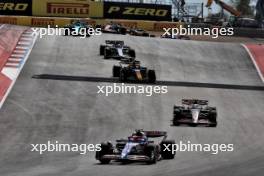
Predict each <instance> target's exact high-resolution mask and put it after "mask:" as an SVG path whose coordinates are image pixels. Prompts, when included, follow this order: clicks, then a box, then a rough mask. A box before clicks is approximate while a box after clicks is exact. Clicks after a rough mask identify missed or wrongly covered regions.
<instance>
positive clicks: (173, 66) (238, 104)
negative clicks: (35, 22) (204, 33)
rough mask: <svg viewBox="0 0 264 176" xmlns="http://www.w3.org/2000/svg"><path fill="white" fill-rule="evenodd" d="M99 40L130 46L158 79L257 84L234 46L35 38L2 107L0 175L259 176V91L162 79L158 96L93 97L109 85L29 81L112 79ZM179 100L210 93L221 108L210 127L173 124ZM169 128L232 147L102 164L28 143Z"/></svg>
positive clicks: (262, 152)
mask: <svg viewBox="0 0 264 176" xmlns="http://www.w3.org/2000/svg"><path fill="white" fill-rule="evenodd" d="M105 39H120V40H124V41H125V43H126V44H127V45H129V46H131V47H133V48H135V49H136V52H137V57H138V59H139V60H141V61H142V64H144V65H146V66H148V67H150V68H154V69H155V70H156V72H157V77H158V80H163V81H174V82H175V81H178V82H200V83H210V84H230V85H248V86H263V84H262V82H261V80H260V78H259V77H258V74H257V72H256V70H255V68H254V65H253V63H252V62H251V60H250V58H249V56H248V55H247V53H246V51H245V50H244V49H243V47H242V46H240V45H239V44H224V43H207V42H195V41H177V40H166V39H157V38H141V37H128V36H119V35H110V34H108V35H103V36H100V37H91V38H88V39H79V38H74V37H45V38H44V39H38V41H37V42H36V45H35V47H34V49H33V51H32V53H31V55H30V57H29V60H28V61H27V63H26V65H25V67H24V69H23V71H22V73H21V75H20V77H19V78H18V80H17V82H16V84H15V86H14V88H13V90H12V92H11V94H10V95H9V97H8V99H7V101H6V102H5V104H4V106H3V108H2V109H1V111H0V175H1V176H18V175H19V176H73V175H74V176H84V175H97V176H105V175H113V176H114V175H115V176H121V175H126V176H139V175H146V176H158V175H159V176H160V175H162V176H171V175H177V176H193V175H203V176H211V175H214V176H226V175H232V176H233V175H234V176H253V175H254V176H260V175H263V171H264V148H263V146H264V134H263V129H264V115H263V114H264V113H263V111H264V94H263V91H256V90H254V91H252V90H237V89H225V88H221V89H214V88H206V87H184V86H182V87H177V86H169V87H168V90H169V92H168V93H167V94H164V95H153V96H151V97H147V96H144V95H122V94H119V95H110V96H109V97H105V96H104V95H101V94H97V91H98V88H97V86H98V85H100V86H102V85H112V83H111V82H89V81H66V80H50V79H33V78H32V76H34V75H40V74H50V75H70V76H84V77H99V78H100V77H103V78H110V77H111V71H112V65H113V64H115V63H117V61H114V60H103V59H102V57H100V56H98V53H99V45H100V44H101V43H103V42H104V40H105ZM182 98H201V99H208V100H209V101H210V104H211V105H212V106H216V107H217V110H218V115H219V116H218V126H217V128H206V127H204V128H202V127H197V128H193V127H172V126H170V120H171V119H172V108H173V105H174V104H179V103H180V101H181V99H182ZM140 128H144V129H146V130H166V131H168V134H169V138H172V139H175V140H176V142H179V141H180V140H183V141H185V142H186V141H188V140H190V141H191V142H192V143H201V144H205V143H209V144H213V143H216V144H222V143H223V144H229V143H232V144H234V151H233V152H221V153H219V154H217V155H212V154H210V153H209V152H178V153H177V155H176V157H175V159H174V160H164V161H161V162H159V163H157V164H156V165H145V164H138V163H133V164H128V165H122V164H119V163H112V164H110V165H100V164H98V161H96V160H95V159H94V153H93V152H90V153H88V154H87V155H79V154H78V153H69V152H64V153H59V152H51V153H44V154H43V155H39V154H38V153H36V152H31V151H30V150H31V146H30V144H37V143H47V141H48V140H52V141H56V140H57V141H59V142H60V143H69V144H71V143H80V144H81V143H87V144H89V143H94V144H96V143H100V142H102V141H105V140H111V141H114V140H115V139H116V138H122V137H126V136H127V135H129V134H130V133H131V132H132V131H133V130H134V129H140Z"/></svg>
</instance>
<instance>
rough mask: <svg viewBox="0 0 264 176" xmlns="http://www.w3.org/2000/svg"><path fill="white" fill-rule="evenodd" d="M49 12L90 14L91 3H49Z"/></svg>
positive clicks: (57, 13)
mask: <svg viewBox="0 0 264 176" xmlns="http://www.w3.org/2000/svg"><path fill="white" fill-rule="evenodd" d="M47 13H48V14H53V15H65V16H68V15H85V16H89V4H78V3H47Z"/></svg>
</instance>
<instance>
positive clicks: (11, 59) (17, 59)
mask: <svg viewBox="0 0 264 176" xmlns="http://www.w3.org/2000/svg"><path fill="white" fill-rule="evenodd" d="M21 60H22V58H9V59H8V61H21Z"/></svg>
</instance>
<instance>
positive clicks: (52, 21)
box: [0, 16, 183, 31]
mask: <svg viewBox="0 0 264 176" xmlns="http://www.w3.org/2000/svg"><path fill="white" fill-rule="evenodd" d="M78 19H80V18H78ZM81 19H82V20H85V21H87V22H88V23H89V24H91V25H94V26H95V25H97V24H99V25H103V24H108V23H110V22H115V23H119V24H122V25H123V26H125V27H127V28H133V27H137V28H141V29H144V30H148V31H163V28H179V26H180V25H183V23H180V22H156V21H140V20H116V19H115V20H113V19H91V18H81ZM73 20H76V18H62V17H35V16H34V17H29V16H0V23H4V24H15V25H22V26H36V27H47V26H48V25H50V26H55V25H58V26H59V27H63V26H65V25H66V24H70V23H71V22H72V21H73Z"/></svg>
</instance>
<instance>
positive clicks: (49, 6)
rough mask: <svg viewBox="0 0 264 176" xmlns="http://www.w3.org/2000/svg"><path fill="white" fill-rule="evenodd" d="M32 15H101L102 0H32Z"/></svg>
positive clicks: (75, 16)
mask: <svg viewBox="0 0 264 176" xmlns="http://www.w3.org/2000/svg"><path fill="white" fill-rule="evenodd" d="M32 11H33V15H34V16H48V17H73V18H79V17H81V18H88V17H101V18H102V17H103V2H102V1H90V0H33V10H32Z"/></svg>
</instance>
